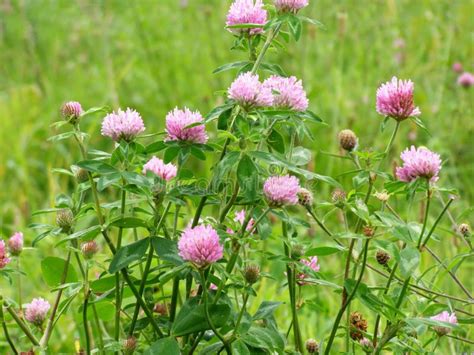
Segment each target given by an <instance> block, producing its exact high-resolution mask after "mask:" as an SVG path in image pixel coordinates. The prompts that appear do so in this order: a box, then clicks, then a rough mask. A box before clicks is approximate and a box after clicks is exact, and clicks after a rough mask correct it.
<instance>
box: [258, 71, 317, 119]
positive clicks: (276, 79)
mask: <svg viewBox="0 0 474 355" xmlns="http://www.w3.org/2000/svg"><path fill="white" fill-rule="evenodd" d="M263 86H264V87H267V88H269V89H270V90H271V91H272V93H273V106H275V107H278V108H287V109H291V110H295V111H305V110H306V109H307V108H308V98H307V97H306V92H305V91H304V88H303V83H302V81H301V80H298V79H296V78H295V77H294V76H291V77H289V78H284V77H281V76H278V75H272V76H271V77H269V78H268V79H267V80H265V81H264V82H263Z"/></svg>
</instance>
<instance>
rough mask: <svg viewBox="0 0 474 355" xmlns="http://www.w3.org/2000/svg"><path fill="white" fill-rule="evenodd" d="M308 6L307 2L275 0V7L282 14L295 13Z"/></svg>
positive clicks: (305, 0)
mask: <svg viewBox="0 0 474 355" xmlns="http://www.w3.org/2000/svg"><path fill="white" fill-rule="evenodd" d="M308 4H309V0H275V7H276V8H277V10H280V11H283V12H297V11H298V10H301V9H302V8H303V7H306V6H308Z"/></svg>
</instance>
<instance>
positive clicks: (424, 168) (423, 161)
mask: <svg viewBox="0 0 474 355" xmlns="http://www.w3.org/2000/svg"><path fill="white" fill-rule="evenodd" d="M400 158H401V159H402V160H403V166H402V167H398V168H397V170H396V175H397V178H398V179H399V180H401V181H405V182H411V181H414V180H416V179H418V178H425V179H429V180H430V181H431V182H436V181H438V173H439V171H440V170H441V158H440V156H439V154H436V153H433V152H432V151H430V150H429V149H428V148H425V147H420V148H415V147H414V146H411V148H410V149H408V148H407V149H405V150H404V151H403V152H402V154H401V155H400Z"/></svg>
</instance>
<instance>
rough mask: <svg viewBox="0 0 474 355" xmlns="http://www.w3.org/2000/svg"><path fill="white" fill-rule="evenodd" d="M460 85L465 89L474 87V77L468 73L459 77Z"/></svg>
mask: <svg viewBox="0 0 474 355" xmlns="http://www.w3.org/2000/svg"><path fill="white" fill-rule="evenodd" d="M458 85H459V86H462V87H465V88H468V87H471V86H472V85H474V75H472V74H471V73H468V72H465V73H462V74H461V75H459V77H458Z"/></svg>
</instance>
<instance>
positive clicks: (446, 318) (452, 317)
mask: <svg viewBox="0 0 474 355" xmlns="http://www.w3.org/2000/svg"><path fill="white" fill-rule="evenodd" d="M430 319H432V320H435V321H438V322H446V323H450V324H453V325H457V324H458V319H457V317H456V314H454V313H449V312H447V311H443V312H441V313H439V314H437V315H435V316H433V317H431V318H430ZM433 329H434V331H435V332H436V333H437V334H438V335H439V336H443V335H446V334H448V333H450V332H451V328H448V327H440V326H436V327H433Z"/></svg>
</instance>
